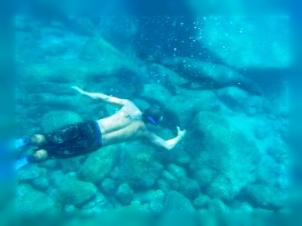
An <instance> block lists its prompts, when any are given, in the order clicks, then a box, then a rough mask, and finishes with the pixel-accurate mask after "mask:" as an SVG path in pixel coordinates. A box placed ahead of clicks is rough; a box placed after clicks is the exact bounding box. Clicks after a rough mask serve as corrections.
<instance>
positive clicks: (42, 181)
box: [31, 176, 49, 192]
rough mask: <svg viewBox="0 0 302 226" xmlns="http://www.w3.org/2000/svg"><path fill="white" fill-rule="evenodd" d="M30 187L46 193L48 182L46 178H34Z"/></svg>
mask: <svg viewBox="0 0 302 226" xmlns="http://www.w3.org/2000/svg"><path fill="white" fill-rule="evenodd" d="M31 185H32V186H33V188H35V189H37V190H39V191H43V192H45V191H47V190H48V189H49V181H48V178H47V177H45V176H44V177H40V178H36V179H34V180H33V181H32V182H31Z"/></svg>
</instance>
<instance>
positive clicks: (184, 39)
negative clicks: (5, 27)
mask: <svg viewBox="0 0 302 226" xmlns="http://www.w3.org/2000/svg"><path fill="white" fill-rule="evenodd" d="M171 2H174V3H171ZM210 2H212V3H210ZM214 2H216V1H207V0H206V1H191V0H182V1H169V0H162V1H160V0H154V1H151V0H145V1H137V0H124V1H122V0H113V1H101V0H86V1H84V0H77V1H71V0H61V1H59V0H54V1H50V0H29V1H22V0H20V1H19V3H18V4H17V5H16V10H15V15H14V26H15V27H14V33H15V43H14V49H15V50H14V51H15V54H14V55H15V59H14V61H15V62H14V65H15V70H14V73H15V77H14V80H13V81H12V83H11V84H12V86H13V87H12V89H13V90H14V94H13V96H14V98H15V106H14V120H12V121H14V122H13V123H14V125H15V126H14V134H13V136H10V138H11V137H13V138H12V139H10V142H9V144H8V145H7V146H6V147H5V148H3V150H5V151H8V152H9V153H10V154H11V155H12V156H11V158H9V160H7V161H6V163H8V162H9V164H8V165H7V166H6V165H4V166H5V167H1V165H3V164H1V165H0V171H1V172H3V173H0V175H2V174H7V175H8V174H9V173H10V174H14V177H15V179H16V181H17V182H16V185H15V194H14V203H15V205H14V206H15V207H14V208H15V210H16V212H17V213H21V214H25V215H26V214H28V215H39V214H45V213H48V212H49V210H51V212H53V213H60V216H63V218H64V217H66V218H67V217H68V216H69V217H70V216H88V215H89V216H90V215H91V216H93V215H99V214H101V213H103V212H104V211H110V210H117V209H128V208H129V209H135V210H139V211H141V210H142V211H146V212H149V213H152V214H161V213H167V212H170V211H172V212H173V211H181V212H190V213H191V212H200V211H210V212H233V211H242V212H247V213H251V212H254V211H258V212H282V211H285V210H287V208H288V199H289V196H290V189H291V176H290V175H291V160H290V147H289V138H288V127H289V115H290V112H289V111H290V102H289V93H290V91H289V90H290V84H289V81H288V79H287V77H286V76H287V75H288V73H290V65H291V64H292V61H293V57H292V52H291V48H290V44H289V43H290V41H291V26H290V17H289V15H288V14H287V13H286V11H284V10H283V9H282V7H280V8H278V7H277V6H276V8H275V6H274V10H276V11H275V13H273V14H270V13H264V14H262V15H261V16H257V15H254V14H253V11H250V10H254V8H257V7H256V5H257V4H256V3H255V5H254V8H253V7H249V6H248V4H247V3H245V2H243V1H226V2H225V3H221V4H218V3H217V4H216V3H214ZM227 2H232V3H230V4H228V3H227ZM247 2H249V1H247ZM256 2H258V1H256ZM265 2H267V4H269V2H270V1H268V0H267V1H265ZM255 10H256V9H255ZM251 15H253V16H251ZM0 69H1V68H0ZM0 97H1V95H0ZM1 107H2V106H0V109H1ZM0 121H1V117H0ZM7 121H9V120H7ZM301 134H302V132H301ZM0 138H1V137H0ZM3 153H4V152H3ZM1 158H2V157H0V160H1ZM0 163H1V161H0ZM4 168H5V169H6V170H2V169H4ZM301 172H302V169H301ZM301 175H302V173H301ZM301 178H302V177H301ZM0 193H1V191H0ZM0 195H1V194H0ZM0 202H1V199H0ZM0 222H1V220H0Z"/></svg>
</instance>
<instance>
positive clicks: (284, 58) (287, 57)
mask: <svg viewBox="0 0 302 226" xmlns="http://www.w3.org/2000/svg"><path fill="white" fill-rule="evenodd" d="M200 24H201V25H200V26H201V29H200V32H199V35H198V37H197V39H199V40H200V41H201V43H202V45H203V46H204V47H205V48H207V49H209V50H210V51H211V52H212V53H214V54H215V55H216V56H218V57H219V58H220V59H221V60H223V62H225V63H226V64H228V65H231V66H233V67H237V68H242V69H246V68H276V67H277V68H286V67H288V66H289V65H290V62H291V54H290V49H289V45H288V43H289V42H290V41H289V38H290V35H289V27H290V26H289V18H288V17H286V16H281V15H280V16H279V17H278V16H266V19H265V20H263V18H260V17H259V18H255V17H254V18H250V17H248V16H230V17H228V18H226V17H225V16H209V17H203V18H202V17H201V21H200Z"/></svg>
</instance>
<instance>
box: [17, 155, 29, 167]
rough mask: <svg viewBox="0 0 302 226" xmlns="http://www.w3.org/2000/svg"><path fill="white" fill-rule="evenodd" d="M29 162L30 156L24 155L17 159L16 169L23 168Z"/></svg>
mask: <svg viewBox="0 0 302 226" xmlns="http://www.w3.org/2000/svg"><path fill="white" fill-rule="evenodd" d="M28 164H29V159H28V157H23V158H20V159H17V160H16V162H15V164H14V165H15V170H19V169H21V168H23V167H24V166H26V165H28Z"/></svg>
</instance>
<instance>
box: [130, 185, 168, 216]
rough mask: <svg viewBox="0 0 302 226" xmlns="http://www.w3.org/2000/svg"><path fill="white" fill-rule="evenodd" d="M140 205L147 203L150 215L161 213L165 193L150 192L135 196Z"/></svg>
mask: <svg viewBox="0 0 302 226" xmlns="http://www.w3.org/2000/svg"><path fill="white" fill-rule="evenodd" d="M136 198H137V199H138V200H139V201H140V203H147V204H148V210H149V211H151V212H152V213H161V212H162V210H163V208H164V201H165V193H164V192H163V191H162V190H150V191H147V192H145V193H138V194H136Z"/></svg>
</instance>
